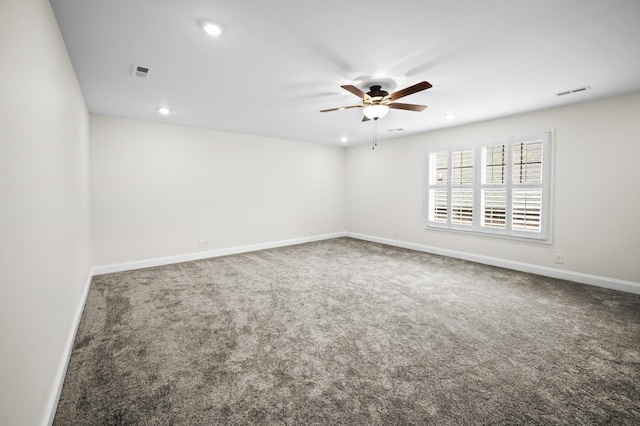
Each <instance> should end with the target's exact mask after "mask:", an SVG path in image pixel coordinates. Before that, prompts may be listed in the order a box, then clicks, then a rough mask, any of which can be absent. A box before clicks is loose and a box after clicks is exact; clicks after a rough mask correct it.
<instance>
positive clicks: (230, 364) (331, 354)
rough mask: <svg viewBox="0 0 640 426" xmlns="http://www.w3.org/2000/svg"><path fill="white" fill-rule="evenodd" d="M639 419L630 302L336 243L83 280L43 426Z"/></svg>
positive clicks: (637, 341)
mask: <svg viewBox="0 0 640 426" xmlns="http://www.w3.org/2000/svg"><path fill="white" fill-rule="evenodd" d="M639 423H640V296H638V295H633V294H627V293H621V292H616V291H611V290H606V289H602V288H597V287H591V286H585V285H580V284H575V283H571V282H566V281H561V280H555V279H551V278H545V277H539V276H535V275H530V274H525V273H519V272H514V271H509V270H504V269H499V268H495V267H489V266H484V265H479V264H475V263H470V262H465V261H461V260H456V259H450V258H445V257H440V256H434V255H429V254H425V253H420V252H414V251H410V250H404V249H399V248H394V247H389V246H384V245H380V244H375V243H369V242H364V241H358V240H353V239H349V238H338V239H334V240H327V241H320V242H316V243H310V244H303V245H298V246H291V247H284V248H278V249H273V250H265V251H260V252H253V253H247V254H239V255H233V256H226V257H218V258H212V259H206V260H201V261H195V262H187V263H181V264H176V265H171V266H164V267H157V268H149V269H144V270H137V271H130V272H122V273H115V274H108V275H101V276H97V277H95V278H94V279H93V282H92V284H91V290H90V293H89V296H88V300H87V305H86V307H85V310H84V314H83V316H82V321H81V324H80V329H79V332H78V335H77V337H76V341H75V346H74V349H73V354H72V357H71V362H70V365H69V370H68V372H67V376H66V380H65V383H64V388H63V391H62V396H61V399H60V403H59V405H58V411H57V414H56V418H55V422H54V424H55V425H213V424H281V425H294V424H296V425H297V424H344V425H352V424H362V425H364V424H385V425H394V424H437V425H467V424H495V425H503V424H510V425H511V424H616V425H619V424H628V425H631V424H634V425H637V424H639Z"/></svg>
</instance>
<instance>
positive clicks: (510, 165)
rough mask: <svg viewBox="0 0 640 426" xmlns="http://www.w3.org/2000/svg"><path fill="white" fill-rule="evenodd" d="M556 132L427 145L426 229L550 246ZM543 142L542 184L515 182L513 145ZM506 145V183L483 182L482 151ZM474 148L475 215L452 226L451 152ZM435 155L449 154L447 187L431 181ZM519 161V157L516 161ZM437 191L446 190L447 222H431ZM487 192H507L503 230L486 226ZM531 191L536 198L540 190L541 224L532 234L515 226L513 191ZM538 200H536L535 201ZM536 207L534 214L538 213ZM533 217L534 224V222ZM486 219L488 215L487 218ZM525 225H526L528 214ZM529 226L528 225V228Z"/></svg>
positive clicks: (551, 130) (550, 130)
mask: <svg viewBox="0 0 640 426" xmlns="http://www.w3.org/2000/svg"><path fill="white" fill-rule="evenodd" d="M553 133H554V132H553V129H549V130H544V131H539V132H530V133H523V134H518V135H510V136H503V137H493V138H486V139H480V140H475V141H471V142H463V143H438V144H432V145H427V147H426V160H427V161H426V163H427V164H426V179H425V184H426V189H425V203H424V205H425V212H424V213H425V215H424V218H425V228H426V229H435V230H447V231H454V232H463V233H468V234H476V235H488V236H494V237H500V238H509V239H517V240H526V241H533V242H540V243H547V244H551V235H552V233H551V228H552V227H551V225H552V216H551V214H552V206H551V201H552V194H551V192H552V189H553V176H552V171H553ZM538 140H540V141H541V142H542V145H541V146H542V154H541V161H542V164H541V173H542V175H541V179H540V182H539V183H538V182H524V183H522V182H514V176H513V173H514V169H515V168H516V165H515V164H514V153H513V150H514V146H517V145H518V144H520V143H525V142H528V143H535V142H536V141H538ZM500 145H503V146H504V147H506V156H505V157H506V158H505V160H504V163H505V164H502V168H503V176H504V178H503V181H504V182H503V183H497V184H496V183H495V182H491V183H486V182H485V183H483V181H482V177H483V171H485V170H486V169H485V170H483V169H484V167H483V165H485V164H484V162H483V149H484V148H486V147H489V146H500ZM469 147H471V148H472V149H473V154H472V155H473V159H474V162H473V167H474V172H473V176H474V178H473V184H472V187H473V204H472V205H473V213H472V218H473V219H472V223H471V224H470V225H467V224H456V223H452V216H453V215H452V211H453V206H452V201H453V200H452V193H453V190H454V189H456V187H457V186H456V185H455V184H454V182H453V180H452V164H453V159H452V153H453V152H454V151H460V150H463V149H469ZM503 150H504V148H503ZM436 152H447V162H448V163H447V174H448V179H447V182H446V185H444V184H440V185H436V184H434V183H432V182H431V180H432V173H433V172H432V164H431V161H432V160H431V154H433V153H436ZM516 159H517V158H516ZM518 164H527V163H522V162H520V163H518ZM435 189H438V190H440V191H443V190H444V189H446V191H447V214H446V221H444V222H443V221H432V220H430V218H431V217H433V216H431V205H430V204H431V200H432V198H431V194H432V191H433V190H435ZM486 189H498V190H500V189H502V190H503V191H505V192H504V193H505V196H506V201H505V203H506V206H505V224H504V228H501V227H491V226H486V225H485V223H484V221H483V206H484V205H485V204H484V200H483V190H486ZM519 189H520V190H530V191H532V192H533V193H534V196H535V195H536V194H535V192H537V190H539V191H540V193H541V197H540V201H539V203H540V225H539V230H536V231H531V230H526V229H522V228H518V227H517V226H514V221H515V220H514V214H513V203H514V190H516V191H517V190H519ZM534 200H535V198H534ZM535 210H536V209H535V204H534V209H532V211H534V213H535ZM535 216H536V215H534V223H535ZM485 217H486V216H485ZM524 217H525V222H526V215H525V216H524ZM525 226H526V225H525Z"/></svg>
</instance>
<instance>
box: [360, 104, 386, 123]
mask: <svg viewBox="0 0 640 426" xmlns="http://www.w3.org/2000/svg"><path fill="white" fill-rule="evenodd" d="M362 112H363V113H364V115H365V116H366V117H367V118H368V119H369V120H377V119H378V118H382V117H384V116H385V115H387V113H388V112H389V107H388V106H386V105H380V104H378V105H369V106H366V107H364V109H363V110H362Z"/></svg>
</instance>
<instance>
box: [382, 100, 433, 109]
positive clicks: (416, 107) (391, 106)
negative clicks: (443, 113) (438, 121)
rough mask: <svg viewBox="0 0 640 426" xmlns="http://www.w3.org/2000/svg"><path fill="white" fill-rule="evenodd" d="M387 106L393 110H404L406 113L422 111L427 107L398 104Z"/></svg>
mask: <svg viewBox="0 0 640 426" xmlns="http://www.w3.org/2000/svg"><path fill="white" fill-rule="evenodd" d="M387 106H388V107H389V108H394V109H406V110H407V111H424V109H425V108H426V107H427V106H426V105H416V104H401V103H399V102H393V103H390V104H388V105H387Z"/></svg>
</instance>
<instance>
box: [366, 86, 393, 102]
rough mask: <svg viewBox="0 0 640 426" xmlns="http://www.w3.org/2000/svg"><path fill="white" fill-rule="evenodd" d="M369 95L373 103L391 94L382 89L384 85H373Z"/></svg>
mask: <svg viewBox="0 0 640 426" xmlns="http://www.w3.org/2000/svg"><path fill="white" fill-rule="evenodd" d="M367 95H369V97H370V98H371V101H372V103H379V102H380V101H382V100H383V99H384V98H385V97H386V96H389V92H387V91H385V90H382V86H371V87H370V90H369V92H368V93H367Z"/></svg>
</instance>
